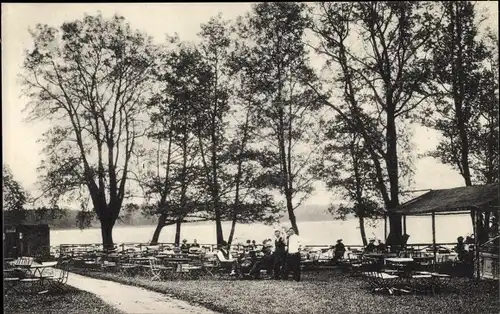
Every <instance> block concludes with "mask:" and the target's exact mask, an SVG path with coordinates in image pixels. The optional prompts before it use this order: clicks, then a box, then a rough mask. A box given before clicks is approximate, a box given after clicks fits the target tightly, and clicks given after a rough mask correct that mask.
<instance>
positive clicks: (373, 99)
mask: <svg viewBox="0 0 500 314" xmlns="http://www.w3.org/2000/svg"><path fill="white" fill-rule="evenodd" d="M433 13H434V11H433V4H432V3H429V2H406V1H399V2H359V3H321V4H318V5H317V6H316V7H315V8H313V10H312V14H311V15H312V16H314V23H313V26H312V30H313V32H314V33H315V34H316V38H317V39H318V40H319V44H318V45H317V46H315V51H316V52H317V53H318V54H319V55H321V56H324V57H325V58H326V70H330V71H335V70H337V71H338V72H337V71H336V72H337V73H338V80H337V82H335V81H334V80H330V82H328V81H327V83H329V84H334V83H340V90H341V93H342V98H343V100H344V101H343V102H336V101H333V100H330V95H331V94H332V93H326V94H323V96H324V98H323V101H324V104H325V105H326V106H327V107H329V108H331V109H333V111H334V113H335V114H337V115H338V116H340V117H341V118H342V119H343V120H344V121H345V122H346V123H348V124H349V125H350V126H351V127H352V129H355V130H356V131H357V132H359V134H360V135H361V136H362V137H363V140H364V142H365V144H366V146H365V147H366V149H367V153H368V155H369V156H370V158H371V159H372V162H373V167H374V169H375V173H376V184H377V189H378V191H379V195H380V197H381V199H382V200H383V203H384V206H385V208H386V209H387V210H388V214H389V223H390V234H389V237H388V239H387V242H388V243H389V244H397V243H399V242H401V240H402V224H401V216H400V215H398V214H394V213H391V210H392V209H394V208H396V207H397V206H399V194H400V188H401V179H402V178H403V177H404V175H405V174H411V162H405V161H408V160H407V158H408V157H409V156H406V158H405V156H404V155H403V156H402V154H404V152H405V150H404V149H398V147H399V148H401V145H409V141H408V139H409V134H408V133H407V132H406V129H407V123H408V118H409V114H410V113H411V112H412V111H413V110H415V108H417V107H419V106H421V105H422V104H423V103H424V102H425V101H426V100H428V99H429V97H430V96H431V95H433V90H432V89H430V88H429V87H428V83H429V81H430V74H431V71H430V60H429V59H428V57H427V55H426V54H425V49H424V48H425V45H426V44H427V43H428V42H429V40H430V39H431V38H432V36H433V34H434V33H435V31H436V29H437V28H438V26H437V24H438V23H436V22H435V21H436V17H435V16H434V15H433ZM358 38H359V39H358ZM359 40H361V43H362V45H356V46H355V45H354V44H353V41H356V43H358V42H359ZM332 76H333V77H335V76H334V75H332ZM316 91H317V92H318V94H320V95H321V92H320V91H319V90H316ZM405 159H406V160H405ZM405 172H406V173H405Z"/></svg>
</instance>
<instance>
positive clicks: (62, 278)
mask: <svg viewBox="0 0 500 314" xmlns="http://www.w3.org/2000/svg"><path fill="white" fill-rule="evenodd" d="M56 267H57V268H58V269H59V270H60V272H59V276H58V277H57V278H56V281H57V282H58V283H60V284H66V282H67V281H68V276H69V261H68V260H61V261H59V262H58V263H57V265H56Z"/></svg>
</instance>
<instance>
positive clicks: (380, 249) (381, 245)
mask: <svg viewBox="0 0 500 314" xmlns="http://www.w3.org/2000/svg"><path fill="white" fill-rule="evenodd" d="M376 250H377V252H380V253H385V252H387V246H386V245H385V244H384V243H383V242H382V241H381V240H378V245H377V248H376Z"/></svg>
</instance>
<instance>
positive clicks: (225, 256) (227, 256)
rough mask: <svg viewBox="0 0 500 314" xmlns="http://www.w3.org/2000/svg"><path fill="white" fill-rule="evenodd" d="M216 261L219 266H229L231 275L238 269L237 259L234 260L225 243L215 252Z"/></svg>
mask: <svg viewBox="0 0 500 314" xmlns="http://www.w3.org/2000/svg"><path fill="white" fill-rule="evenodd" d="M216 256H217V259H218V260H219V262H220V263H221V264H231V274H230V275H236V272H237V271H239V269H240V263H239V262H238V259H235V258H234V257H233V256H232V255H231V252H230V251H229V250H228V248H227V242H225V241H224V242H223V243H222V245H221V246H220V247H219V249H218V250H217V254H216Z"/></svg>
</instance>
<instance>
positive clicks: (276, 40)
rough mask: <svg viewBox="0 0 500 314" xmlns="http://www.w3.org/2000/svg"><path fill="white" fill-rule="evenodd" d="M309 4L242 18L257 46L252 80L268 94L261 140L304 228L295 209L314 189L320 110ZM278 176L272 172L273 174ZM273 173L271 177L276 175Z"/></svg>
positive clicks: (266, 7) (276, 6) (273, 6)
mask: <svg viewBox="0 0 500 314" xmlns="http://www.w3.org/2000/svg"><path fill="white" fill-rule="evenodd" d="M304 8H305V5H304V4H300V3H281V2H280V3H277V2H273V3H259V4H256V5H254V6H253V9H252V12H251V13H250V14H249V15H247V16H246V17H245V20H243V21H242V24H243V25H242V30H243V34H244V38H246V40H247V41H248V42H249V43H250V44H249V47H251V51H250V55H249V62H251V67H253V69H254V71H255V73H256V75H255V76H254V78H252V80H253V82H252V84H253V85H255V86H257V87H258V90H259V96H260V97H261V98H262V100H261V105H260V108H259V120H258V121H259V122H260V123H259V125H258V126H259V128H260V130H261V139H262V140H264V141H265V143H266V144H269V147H268V153H271V154H274V155H275V157H276V160H278V161H279V162H278V165H277V169H276V174H277V176H276V177H274V178H272V181H273V183H274V184H275V185H276V186H277V187H278V188H279V190H280V192H281V194H282V195H283V196H284V199H285V203H286V208H287V213H288V218H289V219H290V223H291V225H292V228H293V229H294V230H295V231H296V233H298V232H299V230H298V227H297V221H296V218H295V213H294V210H295V209H296V208H297V207H298V206H300V205H301V203H302V201H304V200H305V199H306V198H307V197H308V196H309V195H310V194H311V192H312V185H311V183H312V181H313V179H314V177H313V176H312V173H311V172H310V171H309V166H310V162H311V158H313V156H314V155H315V153H317V151H316V150H315V149H312V150H304V149H303V147H304V145H307V143H310V144H313V145H312V147H315V145H314V143H313V140H314V139H315V138H316V136H315V135H316V133H315V132H314V131H315V130H314V131H313V127H314V125H315V120H314V116H313V115H312V114H311V112H313V111H315V110H317V109H318V108H319V106H318V103H319V102H317V101H316V99H315V97H313V96H314V95H313V93H312V92H311V90H310V89H309V88H308V87H307V84H306V82H307V81H311V80H313V72H312V70H311V68H310V67H309V64H308V63H309V60H308V55H307V50H306V48H305V44H304V36H305V28H306V25H307V20H306V18H305V16H304ZM271 177H272V176H271ZM271 177H270V178H271Z"/></svg>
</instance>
